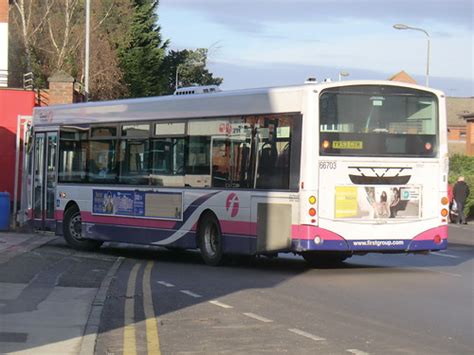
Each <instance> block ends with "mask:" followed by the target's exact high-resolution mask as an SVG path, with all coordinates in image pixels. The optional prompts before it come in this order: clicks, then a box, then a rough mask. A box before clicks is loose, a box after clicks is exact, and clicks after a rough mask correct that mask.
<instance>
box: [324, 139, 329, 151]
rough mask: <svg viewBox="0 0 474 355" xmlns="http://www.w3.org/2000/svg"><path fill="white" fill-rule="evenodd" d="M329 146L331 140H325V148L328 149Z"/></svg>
mask: <svg viewBox="0 0 474 355" xmlns="http://www.w3.org/2000/svg"><path fill="white" fill-rule="evenodd" d="M328 148H329V141H328V140H324V141H323V149H328Z"/></svg>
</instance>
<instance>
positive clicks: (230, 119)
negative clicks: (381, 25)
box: [25, 81, 448, 265]
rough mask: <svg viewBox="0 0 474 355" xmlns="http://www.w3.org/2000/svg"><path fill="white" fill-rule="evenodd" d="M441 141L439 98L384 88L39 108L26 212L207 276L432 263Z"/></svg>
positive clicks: (364, 85)
mask: <svg viewBox="0 0 474 355" xmlns="http://www.w3.org/2000/svg"><path fill="white" fill-rule="evenodd" d="M446 132H447V127H446V113H445V97H444V95H443V93H441V92H439V91H436V90H432V89H429V88H426V87H422V86H416V85H411V84H405V83H400V82H390V81H344V82H328V83H326V82H325V83H314V82H310V83H308V84H305V85H301V86H288V87H277V88H265V89H252V90H239V91H228V92H225V91H221V92H215V93H209V94H199V95H172V96H163V97H153V98H143V99H129V100H118V101H108V102H93V103H85V104H72V105H61V106H51V107H45V108H37V109H35V111H34V117H33V131H32V134H33V136H32V147H31V149H30V150H29V151H30V155H31V157H30V166H31V169H30V171H29V177H28V185H29V188H28V189H27V191H28V194H29V195H28V198H27V199H26V200H27V204H28V206H26V207H25V211H26V213H27V215H28V217H29V220H30V222H31V223H32V224H33V225H34V226H35V227H37V228H50V229H53V230H55V231H56V232H57V233H58V234H60V235H64V238H65V239H66V241H67V242H68V243H69V244H70V245H71V246H72V247H74V248H79V249H92V248H97V247H99V246H100V245H101V243H103V242H105V241H114V242H126V243H137V244H147V245H155V246H163V247H167V248H173V249H179V248H182V249H200V251H201V254H202V257H203V259H204V261H205V262H206V263H208V264H210V265H217V264H220V263H221V262H222V261H223V259H224V257H225V256H226V255H227V254H248V255H256V254H275V253H280V252H289V253H296V254H300V255H302V256H303V257H304V258H305V259H306V260H307V261H309V262H311V263H313V262H314V263H317V262H319V261H321V260H334V261H342V260H344V259H346V258H347V257H350V256H352V255H358V254H366V253H370V252H378V253H419V252H421V253H426V252H428V251H432V250H440V249H445V248H446V247H447V218H448V217H447V213H448V210H447V209H448V201H447V198H446V196H447V174H448V158H447V137H446ZM25 190H26V189H25Z"/></svg>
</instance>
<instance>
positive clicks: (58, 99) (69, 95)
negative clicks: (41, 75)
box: [48, 70, 75, 105]
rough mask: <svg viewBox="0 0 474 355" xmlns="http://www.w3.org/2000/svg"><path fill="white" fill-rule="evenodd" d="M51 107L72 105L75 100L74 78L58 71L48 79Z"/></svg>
mask: <svg viewBox="0 0 474 355" xmlns="http://www.w3.org/2000/svg"><path fill="white" fill-rule="evenodd" d="M48 82H49V105H60V104H72V103H73V102H75V100H74V78H73V77H72V76H70V75H69V74H68V73H66V72H64V71H62V70H61V71H58V72H56V73H54V74H53V75H52V76H51V77H49V78H48Z"/></svg>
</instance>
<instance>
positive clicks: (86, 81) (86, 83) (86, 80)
mask: <svg viewBox="0 0 474 355" xmlns="http://www.w3.org/2000/svg"><path fill="white" fill-rule="evenodd" d="M90 10H91V1H90V0H86V41H85V58H84V94H85V99H86V102H87V101H89V47H90V20H91V18H90Z"/></svg>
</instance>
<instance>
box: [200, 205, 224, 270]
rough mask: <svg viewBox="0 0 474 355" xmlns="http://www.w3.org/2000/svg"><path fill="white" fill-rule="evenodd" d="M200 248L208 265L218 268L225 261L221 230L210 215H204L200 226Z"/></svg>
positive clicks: (214, 218)
mask: <svg viewBox="0 0 474 355" xmlns="http://www.w3.org/2000/svg"><path fill="white" fill-rule="evenodd" d="M199 248H200V249H201V255H202V258H203V259H204V262H205V263H206V264H207V265H211V266H218V265H221V264H222V262H223V261H224V254H223V252H222V234H221V228H220V226H219V222H218V221H217V219H216V217H214V215H212V214H210V213H208V214H206V215H204V216H203V218H202V220H201V223H200V224H199Z"/></svg>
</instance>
